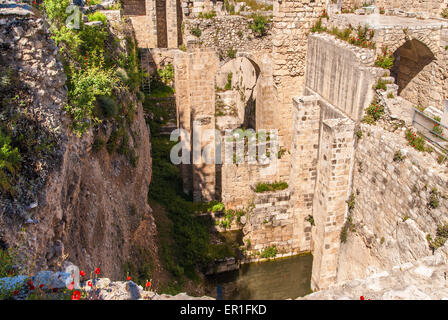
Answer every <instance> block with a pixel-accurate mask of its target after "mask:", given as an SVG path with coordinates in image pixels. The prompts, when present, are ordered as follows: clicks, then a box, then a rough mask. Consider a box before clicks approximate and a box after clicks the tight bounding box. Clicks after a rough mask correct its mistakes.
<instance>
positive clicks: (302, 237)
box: [289, 96, 320, 251]
mask: <svg viewBox="0 0 448 320" xmlns="http://www.w3.org/2000/svg"><path fill="white" fill-rule="evenodd" d="M293 108H294V110H293V127H292V132H293V144H292V147H291V167H290V179H289V181H290V183H289V185H290V189H291V190H292V192H293V194H292V196H291V208H292V210H293V215H294V220H295V221H294V229H293V238H292V240H293V247H294V248H299V251H308V250H310V243H311V224H310V223H309V222H307V221H306V220H305V219H306V218H307V217H308V216H309V215H312V214H313V196H314V188H315V184H316V176H317V156H318V149H319V121H320V107H319V104H318V98H317V97H315V96H308V97H300V98H294V101H293Z"/></svg>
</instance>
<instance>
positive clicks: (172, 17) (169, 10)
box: [166, 0, 179, 48]
mask: <svg viewBox="0 0 448 320" xmlns="http://www.w3.org/2000/svg"><path fill="white" fill-rule="evenodd" d="M166 24H167V33H168V48H177V47H178V46H179V44H178V35H177V30H178V28H177V2H176V0H166Z"/></svg>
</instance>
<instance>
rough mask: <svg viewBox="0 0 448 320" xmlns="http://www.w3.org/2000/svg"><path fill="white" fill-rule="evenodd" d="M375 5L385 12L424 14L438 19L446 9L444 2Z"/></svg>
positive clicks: (384, 0)
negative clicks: (396, 11)
mask: <svg viewBox="0 0 448 320" xmlns="http://www.w3.org/2000/svg"><path fill="white" fill-rule="evenodd" d="M375 5H376V6H377V7H378V8H383V9H385V10H388V9H389V10H390V9H401V10H403V11H406V12H424V13H425V14H428V15H429V16H431V17H437V18H439V17H440V13H441V12H442V10H443V9H445V8H447V5H448V3H447V1H446V0H376V1H375Z"/></svg>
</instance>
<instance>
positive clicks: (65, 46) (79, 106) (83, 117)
mask: <svg viewBox="0 0 448 320" xmlns="http://www.w3.org/2000/svg"><path fill="white" fill-rule="evenodd" d="M69 4H70V3H69V1H68V0H62V1H59V0H44V7H45V10H46V12H47V14H48V17H49V20H50V24H51V27H50V31H51V33H52V38H53V39H54V40H55V42H56V44H57V45H58V47H59V49H60V52H61V54H62V61H63V63H64V69H65V72H66V74H67V76H68V79H67V87H68V98H69V99H68V105H67V106H66V110H67V112H68V113H69V114H70V116H71V117H72V120H73V121H72V128H73V131H74V132H75V133H76V134H78V135H79V136H81V135H82V134H83V133H84V132H85V131H86V130H87V129H89V128H90V127H92V126H95V125H98V124H99V123H101V122H102V120H103V119H102V117H101V116H100V115H99V114H98V113H97V112H96V111H95V109H96V108H97V107H98V105H100V106H99V107H100V108H101V109H102V110H103V111H105V113H103V115H104V116H105V117H106V118H112V117H114V116H116V115H117V114H118V113H123V110H118V109H120V108H119V106H118V105H115V104H114V103H111V100H108V101H106V100H107V99H109V98H104V97H110V98H111V97H112V96H113V95H116V94H118V92H121V91H123V90H129V91H132V92H135V93H136V92H137V91H138V89H139V88H140V81H141V78H142V73H141V71H140V66H139V59H138V49H137V46H136V44H135V41H134V39H133V38H132V36H127V37H126V46H127V52H128V55H127V56H126V55H122V56H120V57H117V56H116V50H114V49H115V48H116V47H117V44H118V42H119V40H118V39H117V38H116V37H115V36H113V35H112V34H110V32H109V30H108V28H107V27H106V26H107V18H106V16H105V15H104V14H102V13H99V12H95V13H92V14H90V15H88V20H89V21H102V22H103V26H95V27H90V26H87V25H85V24H84V23H82V21H81V25H80V28H79V29H78V30H77V29H69V28H67V27H66V25H65V20H66V18H67V17H68V14H67V13H65V8H66V7H67V6H68V5H69ZM98 97H103V98H101V99H103V101H98ZM104 102H106V103H104ZM103 107H106V109H104V108H103ZM109 107H110V108H109Z"/></svg>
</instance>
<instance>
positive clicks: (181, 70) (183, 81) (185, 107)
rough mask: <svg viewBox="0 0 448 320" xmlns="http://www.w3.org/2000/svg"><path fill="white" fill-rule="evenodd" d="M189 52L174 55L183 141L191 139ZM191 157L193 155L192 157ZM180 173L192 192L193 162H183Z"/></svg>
mask: <svg viewBox="0 0 448 320" xmlns="http://www.w3.org/2000/svg"><path fill="white" fill-rule="evenodd" d="M188 61H189V60H188V54H187V53H185V52H182V51H180V50H179V51H178V52H176V54H175V55H174V63H173V64H174V70H175V72H174V83H175V90H176V115H177V127H178V128H179V129H183V130H185V131H182V132H185V133H186V134H187V135H188V137H183V136H181V139H183V141H191V140H190V138H191V130H190V121H191V119H190V113H191V106H190V86H189V84H190V82H189V75H188ZM190 147H191V145H190V144H188V151H189V152H190V153H191V148H190ZM190 159H191V157H190ZM180 173H181V176H182V186H183V191H184V192H185V193H187V194H188V193H190V192H191V191H192V189H193V186H192V180H193V178H192V176H191V162H190V164H184V163H183V164H181V165H180Z"/></svg>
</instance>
